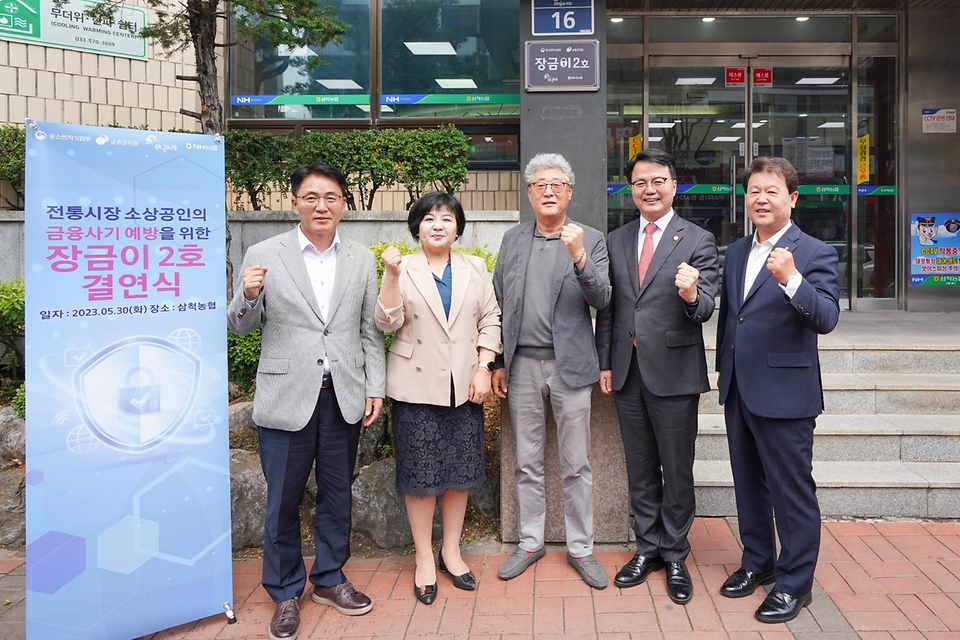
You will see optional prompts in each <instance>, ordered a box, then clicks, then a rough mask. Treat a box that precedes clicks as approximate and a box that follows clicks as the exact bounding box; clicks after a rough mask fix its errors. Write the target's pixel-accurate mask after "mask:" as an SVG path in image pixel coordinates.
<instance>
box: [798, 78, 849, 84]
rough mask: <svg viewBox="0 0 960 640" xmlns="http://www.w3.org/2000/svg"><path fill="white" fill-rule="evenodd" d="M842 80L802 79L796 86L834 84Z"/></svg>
mask: <svg viewBox="0 0 960 640" xmlns="http://www.w3.org/2000/svg"><path fill="white" fill-rule="evenodd" d="M839 81H840V78H800V79H799V80H797V81H796V82H795V83H794V84H834V83H836V82H839Z"/></svg>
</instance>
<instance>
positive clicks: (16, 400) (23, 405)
mask: <svg viewBox="0 0 960 640" xmlns="http://www.w3.org/2000/svg"><path fill="white" fill-rule="evenodd" d="M10 406H11V407H13V410H14V412H15V413H16V414H17V415H18V416H19V417H20V419H21V420H26V419H27V383H26V382H21V383H20V386H19V387H17V392H16V393H15V394H13V399H12V400H10Z"/></svg>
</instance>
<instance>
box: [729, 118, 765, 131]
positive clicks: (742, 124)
mask: <svg viewBox="0 0 960 640" xmlns="http://www.w3.org/2000/svg"><path fill="white" fill-rule="evenodd" d="M765 124H767V121H766V120H764V121H763V122H754V123H753V128H754V129H759V128H760V127H762V126H763V125H765ZM730 128H731V129H746V128H747V124H746V123H745V122H738V123H737V124H735V125H733V126H732V127H730Z"/></svg>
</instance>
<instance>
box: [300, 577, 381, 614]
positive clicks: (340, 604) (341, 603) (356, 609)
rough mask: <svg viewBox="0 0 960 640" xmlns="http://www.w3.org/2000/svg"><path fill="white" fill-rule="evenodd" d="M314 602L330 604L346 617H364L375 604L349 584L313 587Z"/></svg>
mask: <svg viewBox="0 0 960 640" xmlns="http://www.w3.org/2000/svg"><path fill="white" fill-rule="evenodd" d="M312 597H313V601H314V602H316V603H318V604H328V605H330V606H331V607H333V608H334V609H336V610H337V611H339V612H340V613H342V614H343V615H345V616H362V615H363V614H365V613H367V612H368V611H370V609H373V603H372V602H371V601H370V598H368V597H367V596H366V595H364V594H362V593H360V592H359V591H357V590H356V589H354V588H353V585H352V584H350V583H349V582H344V583H343V584H338V585H337V586H335V587H318V586H314V587H313V595H312Z"/></svg>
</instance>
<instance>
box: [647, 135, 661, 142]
mask: <svg viewBox="0 0 960 640" xmlns="http://www.w3.org/2000/svg"><path fill="white" fill-rule="evenodd" d="M647 140H649V141H650V142H660V141H661V140H663V136H650V137H649V138H647Z"/></svg>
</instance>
